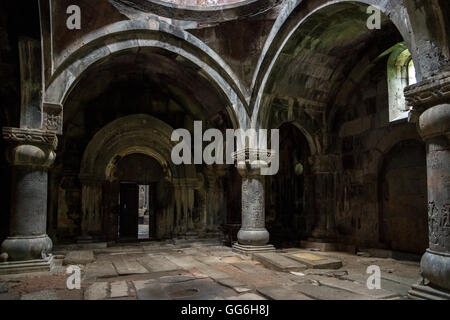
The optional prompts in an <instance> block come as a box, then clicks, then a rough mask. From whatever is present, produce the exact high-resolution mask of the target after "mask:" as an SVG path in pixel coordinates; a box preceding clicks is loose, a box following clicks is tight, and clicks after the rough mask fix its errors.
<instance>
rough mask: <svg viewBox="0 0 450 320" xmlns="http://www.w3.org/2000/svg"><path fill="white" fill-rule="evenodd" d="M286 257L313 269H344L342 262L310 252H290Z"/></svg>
mask: <svg viewBox="0 0 450 320" xmlns="http://www.w3.org/2000/svg"><path fill="white" fill-rule="evenodd" d="M284 256H285V257H287V258H289V259H292V260H295V261H297V262H300V263H302V264H304V265H306V266H307V267H308V268H313V269H339V268H341V267H342V261H341V260H337V259H333V258H328V257H325V256H322V255H318V254H313V253H310V252H290V253H285V254H284Z"/></svg>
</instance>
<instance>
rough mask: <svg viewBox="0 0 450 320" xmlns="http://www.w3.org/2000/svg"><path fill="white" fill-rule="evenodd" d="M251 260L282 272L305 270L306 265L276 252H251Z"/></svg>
mask: <svg viewBox="0 0 450 320" xmlns="http://www.w3.org/2000/svg"><path fill="white" fill-rule="evenodd" d="M252 257H253V260H256V261H258V262H260V263H261V264H262V265H264V266H266V267H267V268H269V269H273V270H276V271H282V272H289V271H294V272H299V271H303V270H306V265H305V264H303V263H300V262H297V261H295V260H293V259H289V258H286V257H285V256H283V255H281V254H279V253H276V252H267V253H255V254H253V256H252Z"/></svg>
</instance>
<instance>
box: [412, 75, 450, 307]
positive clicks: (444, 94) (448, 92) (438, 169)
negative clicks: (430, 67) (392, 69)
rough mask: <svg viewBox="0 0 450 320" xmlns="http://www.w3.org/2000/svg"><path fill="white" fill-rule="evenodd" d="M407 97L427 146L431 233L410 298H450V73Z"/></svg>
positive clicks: (414, 89) (415, 88) (416, 88)
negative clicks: (419, 278) (419, 273)
mask: <svg viewBox="0 0 450 320" xmlns="http://www.w3.org/2000/svg"><path fill="white" fill-rule="evenodd" d="M405 97H406V100H407V102H408V104H409V105H412V106H413V107H414V110H413V112H411V114H410V120H413V121H415V122H416V123H417V124H418V130H419V134H420V135H421V137H422V138H423V140H424V141H425V143H426V147H427V189H428V230H429V232H428V236H429V248H428V249H427V250H426V252H425V254H424V255H423V256H422V260H421V263H420V269H421V280H420V281H419V283H418V284H417V285H414V286H413V287H412V289H411V290H410V292H409V296H410V297H412V298H421V299H450V104H449V101H450V72H444V73H442V74H440V75H438V76H436V77H433V78H430V79H426V80H424V81H422V82H420V83H418V84H417V85H413V86H411V87H408V88H406V90H405Z"/></svg>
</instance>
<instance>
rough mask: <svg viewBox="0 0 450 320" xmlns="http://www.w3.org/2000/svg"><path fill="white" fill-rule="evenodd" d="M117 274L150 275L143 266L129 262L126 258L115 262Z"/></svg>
mask: <svg viewBox="0 0 450 320" xmlns="http://www.w3.org/2000/svg"><path fill="white" fill-rule="evenodd" d="M113 264H114V267H115V268H116V270H117V273H118V274H119V275H121V276H124V275H130V274H142V273H149V271H148V270H147V269H145V268H144V267H143V266H142V265H141V264H139V263H138V262H136V261H128V260H127V259H126V258H122V259H117V260H115V261H113Z"/></svg>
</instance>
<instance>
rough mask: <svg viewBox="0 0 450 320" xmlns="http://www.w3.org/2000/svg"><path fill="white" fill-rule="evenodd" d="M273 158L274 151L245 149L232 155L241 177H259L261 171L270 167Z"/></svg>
mask: <svg viewBox="0 0 450 320" xmlns="http://www.w3.org/2000/svg"><path fill="white" fill-rule="evenodd" d="M274 156H276V154H275V151H274V150H271V149H253V148H245V149H242V150H238V151H236V152H234V153H233V158H234V160H236V168H237V170H238V172H239V174H240V175H241V176H242V177H248V176H260V175H261V170H262V169H265V168H269V167H270V164H271V162H272V158H273V157H274Z"/></svg>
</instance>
